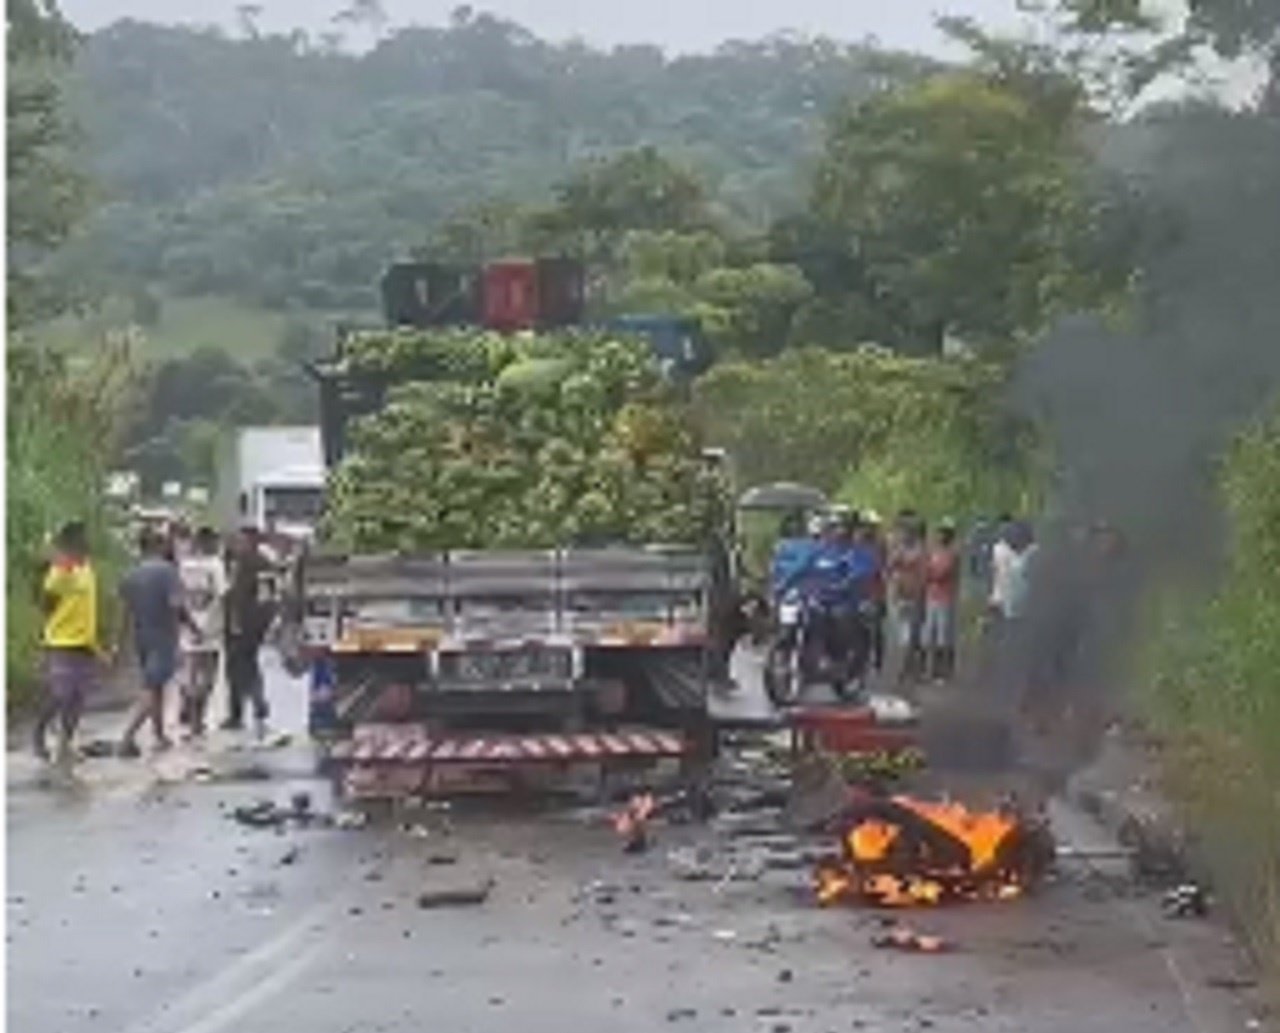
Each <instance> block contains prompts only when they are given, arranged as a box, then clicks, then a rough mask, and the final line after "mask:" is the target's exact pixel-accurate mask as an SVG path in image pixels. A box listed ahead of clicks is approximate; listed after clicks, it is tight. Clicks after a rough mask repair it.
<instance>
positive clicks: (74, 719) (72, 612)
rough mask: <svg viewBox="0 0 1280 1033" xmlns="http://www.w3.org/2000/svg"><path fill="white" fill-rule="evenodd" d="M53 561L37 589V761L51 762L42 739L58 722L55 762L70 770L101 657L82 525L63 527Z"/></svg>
mask: <svg viewBox="0 0 1280 1033" xmlns="http://www.w3.org/2000/svg"><path fill="white" fill-rule="evenodd" d="M54 550H55V552H54V557H53V560H52V562H50V564H49V567H48V569H47V570H46V571H45V576H44V580H43V582H42V585H41V596H42V598H41V603H42V609H43V611H44V618H45V619H44V631H43V635H42V636H41V640H42V643H43V646H44V668H45V670H44V673H45V689H46V697H45V700H44V703H43V705H42V706H41V708H40V713H39V715H38V717H37V718H36V725H35V731H34V747H35V752H36V756H38V757H39V758H40V759H41V760H46V761H47V760H50V759H51V757H50V754H49V746H48V742H47V740H46V736H47V734H48V731H49V725H50V724H52V723H53V721H54V720H55V719H58V722H59V723H58V751H57V759H58V763H59V764H61V765H69V764H70V763H71V761H72V759H73V757H72V745H73V743H74V740H75V733H76V727H77V726H78V725H79V723H80V715H81V713H82V711H83V710H84V701H85V697H86V696H87V695H88V694H89V693H90V692H91V691H92V690H93V689H94V688H95V687H96V685H97V681H98V671H99V662H100V659H101V656H102V653H101V648H100V645H99V641H98V576H97V573H96V572H95V571H94V569H93V564H92V563H91V562H90V561H89V540H88V532H87V529H86V528H85V525H84V523H83V522H82V521H79V520H73V521H71V522H70V523H68V524H66V525H65V526H63V527H62V529H61V530H60V531H59V532H58V534H57V536H56V537H55V539H54Z"/></svg>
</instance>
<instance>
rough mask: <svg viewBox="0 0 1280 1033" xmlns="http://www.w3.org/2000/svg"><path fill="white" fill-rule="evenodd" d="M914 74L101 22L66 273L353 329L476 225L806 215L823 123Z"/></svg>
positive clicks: (479, 42) (453, 37)
mask: <svg viewBox="0 0 1280 1033" xmlns="http://www.w3.org/2000/svg"><path fill="white" fill-rule="evenodd" d="M351 14H352V17H355V16H356V15H357V14H359V15H360V17H361V18H362V19H363V22H362V25H364V26H367V25H368V24H369V19H368V17H366V14H367V12H363V9H362V8H360V7H359V5H352V7H351ZM350 21H351V19H347V21H346V22H344V23H343V24H349V23H350ZM337 28H341V26H335V29H337ZM361 31H362V32H363V31H364V29H363V28H362V29H361ZM930 66H931V65H930V62H928V61H926V60H924V59H922V58H918V57H913V56H908V55H899V54H891V53H885V52H882V51H879V50H876V49H874V48H872V47H870V46H864V45H852V46H850V45H844V44H838V43H835V42H832V41H829V40H821V39H819V40H814V41H802V40H795V39H790V38H781V37H780V38H776V39H770V40H764V41H760V42H755V43H734V44H726V45H725V46H724V47H722V48H721V49H720V50H718V51H716V52H715V53H713V54H709V55H694V56H680V57H669V56H667V55H665V54H664V53H663V52H662V51H661V50H659V49H658V48H656V47H645V46H627V47H618V48H615V49H613V50H611V51H603V50H597V49H593V48H590V47H587V46H585V45H583V44H581V43H577V42H571V43H565V44H554V43H550V42H547V41H545V40H542V39H540V38H538V37H537V36H535V35H533V34H532V33H530V32H528V31H527V30H525V29H523V28H522V27H520V26H518V25H516V24H514V23H511V22H508V21H504V20H502V19H498V18H495V17H492V16H490V15H486V14H472V13H469V12H465V11H462V12H459V16H458V17H456V18H454V19H453V20H452V22H451V23H450V24H449V25H447V26H445V27H442V28H406V29H401V30H398V31H394V32H385V31H380V33H379V35H378V38H377V42H376V44H375V45H374V46H373V47H372V48H371V49H369V50H367V51H365V52H363V53H358V54H357V53H350V52H347V51H344V50H341V49H335V48H334V47H333V46H331V41H326V40H324V39H320V38H312V37H308V36H307V35H306V34H303V33H292V34H289V35H282V34H275V35H269V34H266V33H261V32H256V31H255V32H252V33H250V32H248V31H246V32H245V34H244V35H243V36H242V37H241V38H234V37H231V36H228V35H226V34H223V33H220V32H217V31H214V30H202V29H191V28H179V27H161V26H156V25H150V24H143V23H138V22H129V21H125V22H120V23H117V24H116V25H114V26H111V27H109V28H107V29H104V30H101V31H99V32H96V33H93V34H92V35H91V36H89V37H88V38H87V39H86V41H85V44H84V46H83V47H82V48H81V50H80V52H79V55H78V58H77V61H76V68H75V79H74V83H73V87H74V88H73V90H72V97H73V99H74V102H75V112H76V116H77V117H78V119H79V120H80V122H81V124H82V125H83V127H84V133H85V137H86V154H87V156H88V157H89V158H90V162H91V168H92V171H93V173H94V175H95V176H96V177H97V180H98V182H99V184H100V193H101V194H102V200H103V204H102V205H101V207H100V210H99V211H98V212H97V214H96V216H95V218H94V219H93V222H92V224H91V226H90V231H89V232H88V233H87V234H86V236H85V238H84V240H83V241H82V242H80V244H79V245H78V246H77V247H76V248H74V249H72V250H71V251H70V252H69V253H68V254H67V255H66V257H65V260H64V268H66V269H67V270H68V275H74V276H75V277H76V278H77V279H82V280H84V281H86V282H89V281H94V282H96V283H98V284H99V285H100V286H103V287H105V288H111V289H119V288H120V286H121V285H122V284H124V285H127V286H129V287H130V288H131V287H132V285H133V284H135V283H137V282H146V283H158V284H163V285H164V287H165V288H166V289H167V290H168V291H171V292H178V293H190V294H201V293H217V294H233V295H236V296H237V297H241V298H243V299H245V300H248V301H253V302H257V303H261V304H265V305H268V306H271V307H284V306H287V305H290V304H295V305H303V306H306V307H309V308H327V309H336V310H350V309H364V310H368V309H371V308H373V307H374V300H375V298H374V294H373V290H372V285H373V283H374V281H375V280H376V277H377V275H378V273H379V272H380V270H381V268H382V267H383V265H384V264H385V263H386V262H387V261H388V260H390V259H392V258H394V257H398V256H403V255H404V254H405V253H407V252H408V251H410V250H412V249H414V248H417V247H420V246H421V245H422V244H423V242H424V241H425V240H427V239H428V238H430V237H431V236H432V235H433V234H434V233H436V232H437V231H443V230H444V229H445V228H446V227H447V226H448V224H449V222H450V220H451V219H452V218H453V217H454V216H455V215H456V214H457V213H459V212H464V211H466V210H468V209H472V208H474V207H475V206H477V205H482V204H490V203H493V202H513V203H517V204H521V205H530V204H532V205H535V206H544V207H545V206H552V207H555V206H559V207H562V208H564V209H567V210H569V211H571V212H572V213H574V216H575V219H577V220H578V221H577V223H576V224H575V226H574V229H575V230H577V231H582V230H587V231H590V232H593V233H594V232H601V231H607V230H608V229H609V227H610V226H611V225H612V224H615V223H616V221H617V220H616V213H617V211H618V210H619V207H620V206H623V207H627V208H629V209H630V210H631V211H632V212H633V213H634V212H635V211H636V210H637V205H639V206H640V207H641V208H643V209H644V210H645V211H646V212H647V213H648V214H647V215H646V218H647V219H648V220H649V221H648V223H647V224H646V228H654V229H667V228H681V229H683V228H689V226H690V225H691V224H693V223H701V222H703V221H705V220H706V219H708V218H710V217H711V215H712V214H713V213H714V215H715V216H716V217H719V218H722V219H723V221H726V222H731V223H732V224H734V225H738V226H757V227H760V226H764V225H765V224H766V223H767V221H768V219H769V218H770V217H772V215H773V214H775V213H777V212H778V211H780V210H782V209H785V208H787V207H790V206H795V205H797V204H799V203H802V201H803V192H802V190H801V189H800V181H799V179H798V177H797V171H798V170H799V169H800V168H801V167H802V166H803V164H804V163H805V162H806V161H807V160H809V159H810V158H811V157H812V156H813V155H814V154H815V153H816V150H817V147H818V143H819V137H820V132H821V124H820V120H819V116H820V115H821V113H822V112H823V111H825V110H827V109H829V108H830V107H831V106H833V105H834V104H836V103H837V102H838V101H839V100H841V99H842V98H843V97H845V96H847V95H850V94H852V95H855V96H866V95H869V94H870V93H873V92H875V91H877V90H879V89H882V88H884V87H885V86H886V85H888V84H891V83H895V82H899V81H901V80H903V79H905V78H910V77H912V76H914V75H918V74H920V73H921V72H922V71H923V70H925V69H927V68H929V67H930ZM623 152H626V153H627V154H629V155H630V157H629V158H628V159H627V160H626V161H624V162H622V163H617V162H613V163H611V162H609V161H607V160H606V159H609V158H611V157H613V156H616V155H619V154H621V153H623ZM659 152H660V153H659ZM584 168H585V170H586V172H585V173H584V174H583V175H581V176H577V177H575V176H573V173H574V172H575V171H576V170H580V169H584ZM655 172H662V173H663V174H665V175H666V176H667V179H666V182H665V187H664V189H663V191H662V193H661V196H659V197H656V198H655V197H652V196H650V195H646V194H645V193H644V191H645V190H647V189H649V188H650V187H651V186H652V184H653V181H654V173H655ZM632 218H634V215H633V216H632ZM633 225H634V223H633ZM543 228H544V230H545V231H547V232H548V233H550V234H552V236H554V235H555V231H562V230H563V229H564V227H563V226H561V225H556V224H554V223H553V224H551V225H548V226H544V227H543ZM457 242H458V241H456V240H455V243H457ZM468 247H470V246H469V245H464V247H463V250H467V249H468ZM108 256H109V258H108Z"/></svg>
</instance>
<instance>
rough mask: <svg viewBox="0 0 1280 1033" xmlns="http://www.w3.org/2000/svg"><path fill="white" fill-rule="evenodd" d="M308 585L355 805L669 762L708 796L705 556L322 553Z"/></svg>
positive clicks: (311, 620) (320, 690) (310, 646)
mask: <svg viewBox="0 0 1280 1033" xmlns="http://www.w3.org/2000/svg"><path fill="white" fill-rule="evenodd" d="M297 576H298V579H299V580H298V591H299V594H300V599H301V607H300V611H301V619H302V626H303V633H302V639H303V642H304V643H305V646H306V648H307V650H308V651H309V653H310V655H311V656H312V657H313V660H314V663H313V666H312V698H311V708H312V709H311V718H312V733H313V735H314V736H315V737H316V738H317V739H318V740H319V741H321V742H323V743H324V744H325V747H324V748H325V754H326V757H325V759H326V762H327V764H328V766H329V770H330V772H331V774H332V775H333V777H334V780H335V783H336V785H337V788H338V791H339V793H340V795H344V796H346V797H348V798H360V799H396V798H399V797H403V796H426V795H431V794H433V793H438V792H447V791H449V789H450V788H452V787H456V786H457V783H458V780H459V779H462V780H463V781H465V782H466V783H467V784H468V785H474V784H475V783H476V782H477V781H480V782H481V783H484V782H496V783H498V784H499V785H502V786H506V787H510V786H512V785H528V784H530V783H535V784H536V783H538V782H539V779H540V777H542V776H550V777H552V778H553V779H554V778H555V777H558V776H559V775H560V774H561V773H564V772H566V771H568V770H569V769H571V768H577V767H579V766H580V765H583V764H589V765H592V766H594V767H595V769H596V771H597V773H598V774H599V775H600V776H601V777H602V778H606V779H607V778H608V777H609V776H611V775H612V774H614V773H616V772H618V771H622V770H631V769H635V768H637V767H640V768H646V767H650V766H652V765H655V764H659V763H661V762H662V761H664V760H666V761H669V762H670V763H672V764H673V765H674V766H675V768H676V770H677V771H678V772H684V773H685V774H686V775H688V776H689V777H691V778H694V779H695V780H696V773H697V772H698V770H699V769H700V766H701V762H702V761H703V760H705V759H706V758H708V757H709V756H710V755H711V752H712V749H711V746H712V742H713V739H712V736H711V731H710V722H709V718H708V713H707V686H708V681H709V661H710V656H709V652H708V648H709V636H708V613H709V607H710V606H711V594H712V592H713V590H714V588H713V585H714V579H713V577H712V571H711V568H710V565H709V564H708V562H707V558H706V556H705V555H703V554H702V553H701V552H699V551H697V550H694V549H679V548H660V547H656V546H650V547H627V548H600V549H563V550H547V551H528V552H514V551H483V550H482V551H471V552H465V551H457V552H443V553H438V554H434V555H411V556H399V555H384V556H373V555H369V556H361V555H331V554H329V555H326V554H324V553H323V552H321V553H313V554H310V555H308V556H307V557H306V558H305V559H304V561H303V563H302V564H300V567H299V572H298V575H297Z"/></svg>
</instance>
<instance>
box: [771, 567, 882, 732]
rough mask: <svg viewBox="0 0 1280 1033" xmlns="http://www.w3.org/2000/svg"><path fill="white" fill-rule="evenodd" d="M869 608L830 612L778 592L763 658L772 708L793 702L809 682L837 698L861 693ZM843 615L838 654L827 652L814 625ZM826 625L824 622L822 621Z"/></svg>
mask: <svg viewBox="0 0 1280 1033" xmlns="http://www.w3.org/2000/svg"><path fill="white" fill-rule="evenodd" d="M871 613H872V610H871V609H870V607H869V606H865V605H864V606H862V607H859V608H858V610H856V611H855V612H853V613H847V614H842V615H838V616H837V615H833V614H831V613H830V612H829V611H825V610H823V609H822V608H821V607H820V606H819V605H818V604H817V603H816V602H814V601H813V600H811V599H807V598H805V597H803V596H801V595H799V594H798V593H795V592H790V593H788V594H787V595H785V596H783V598H782V599H781V600H779V602H778V606H777V628H776V631H775V634H774V639H773V642H772V644H771V645H770V646H769V651H768V653H767V654H766V657H765V663H764V687H765V692H766V694H767V695H768V697H769V700H770V702H772V703H773V705H774V706H775V707H789V706H793V705H795V704H796V703H797V702H799V700H800V697H801V696H802V695H803V693H804V689H805V688H806V687H807V686H809V685H814V684H819V683H826V684H829V685H830V686H831V688H832V691H833V692H834V693H835V694H836V697H837V698H838V699H841V700H847V699H851V698H854V697H855V696H857V695H858V694H860V693H861V692H862V689H863V685H864V680H865V676H866V672H867V668H868V665H869V660H870V654H871V650H870V641H871V635H870V624H869V617H870V615H871ZM820 618H823V619H825V620H823V621H822V623H826V622H829V621H832V620H844V621H846V622H847V623H846V624H845V625H844V627H843V628H842V632H843V634H841V636H840V638H841V642H840V649H839V655H835V656H833V655H831V653H830V650H829V646H830V643H829V642H828V641H827V636H826V635H824V634H822V633H821V631H820V628H819V624H820ZM827 627H830V624H829V623H827Z"/></svg>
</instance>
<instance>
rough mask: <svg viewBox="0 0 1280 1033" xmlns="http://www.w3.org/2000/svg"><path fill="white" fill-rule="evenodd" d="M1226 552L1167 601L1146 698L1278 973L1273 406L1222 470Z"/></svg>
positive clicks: (1190, 800) (1258, 947) (1214, 852)
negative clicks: (1195, 586) (1207, 594)
mask: <svg viewBox="0 0 1280 1033" xmlns="http://www.w3.org/2000/svg"><path fill="white" fill-rule="evenodd" d="M1222 487H1223V495H1224V499H1225V503H1226V507H1227V511H1228V514H1229V516H1230V520H1231V531H1232V538H1231V550H1230V558H1229V564H1228V569H1227V571H1226V573H1225V576H1224V579H1223V581H1222V583H1221V585H1220V586H1219V587H1218V590H1217V591H1216V593H1215V594H1214V595H1213V596H1212V597H1211V598H1210V599H1209V601H1208V602H1202V603H1198V604H1197V603H1196V602H1194V601H1193V598H1194V597H1192V596H1190V595H1186V596H1183V597H1181V598H1175V599H1173V600H1172V601H1166V605H1165V607H1164V608H1163V611H1162V613H1161V616H1160V619H1159V622H1158V624H1157V629H1158V630H1157V632H1156V634H1155V636H1154V637H1153V639H1152V641H1151V642H1150V643H1149V649H1148V652H1147V657H1146V659H1147V661H1148V665H1149V666H1148V677H1147V679H1146V682H1147V687H1148V693H1147V697H1146V703H1147V705H1148V708H1149V713H1150V714H1151V716H1152V719H1153V721H1154V723H1155V725H1156V729H1157V731H1158V732H1160V733H1161V735H1162V737H1163V738H1164V739H1165V741H1166V742H1167V743H1168V745H1169V754H1168V755H1169V758H1170V763H1169V765H1168V775H1169V780H1170V785H1171V787H1172V788H1173V790H1174V791H1175V793H1176V794H1177V796H1178V797H1179V798H1180V799H1181V800H1182V801H1183V802H1184V803H1185V804H1186V806H1187V807H1188V809H1189V812H1190V814H1191V816H1192V817H1193V819H1194V822H1195V825H1196V827H1197V829H1198V831H1199V833H1200V834H1199V835H1198V837H1197V838H1198V840H1200V841H1201V842H1202V843H1203V844H1204V852H1205V861H1206V862H1207V863H1208V864H1209V865H1210V867H1211V868H1212V870H1213V871H1214V873H1215V878H1216V882H1217V891H1218V893H1219V896H1220V897H1221V898H1222V899H1223V900H1224V901H1225V902H1227V904H1228V905H1229V906H1230V907H1231V909H1232V910H1233V911H1234V913H1235V915H1236V916H1237V918H1238V919H1239V923H1240V926H1241V928H1242V929H1243V930H1244V932H1245V934H1246V936H1247V939H1248V942H1249V944H1250V946H1251V947H1252V949H1253V951H1254V954H1255V956H1256V957H1257V958H1258V959H1259V960H1260V962H1261V963H1262V964H1264V965H1267V966H1270V967H1271V969H1272V971H1271V975H1272V976H1273V977H1277V976H1280V971H1278V970H1277V958H1278V957H1280V954H1278V951H1280V795H1277V792H1276V787H1277V786H1278V785H1280V634H1277V629H1278V628H1280V576H1278V575H1277V572H1278V571H1280V409H1278V410H1277V411H1276V412H1275V413H1273V414H1272V415H1271V416H1269V417H1268V418H1266V419H1264V420H1262V421H1260V422H1258V423H1257V424H1255V425H1254V426H1253V427H1252V428H1251V429H1250V430H1248V431H1247V432H1246V433H1245V434H1244V435H1242V436H1241V438H1240V439H1239V440H1238V442H1237V443H1236V445H1235V447H1234V448H1233V450H1232V451H1231V453H1230V455H1229V456H1228V458H1227V461H1226V463H1225V466H1224V469H1223V476H1222Z"/></svg>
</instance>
